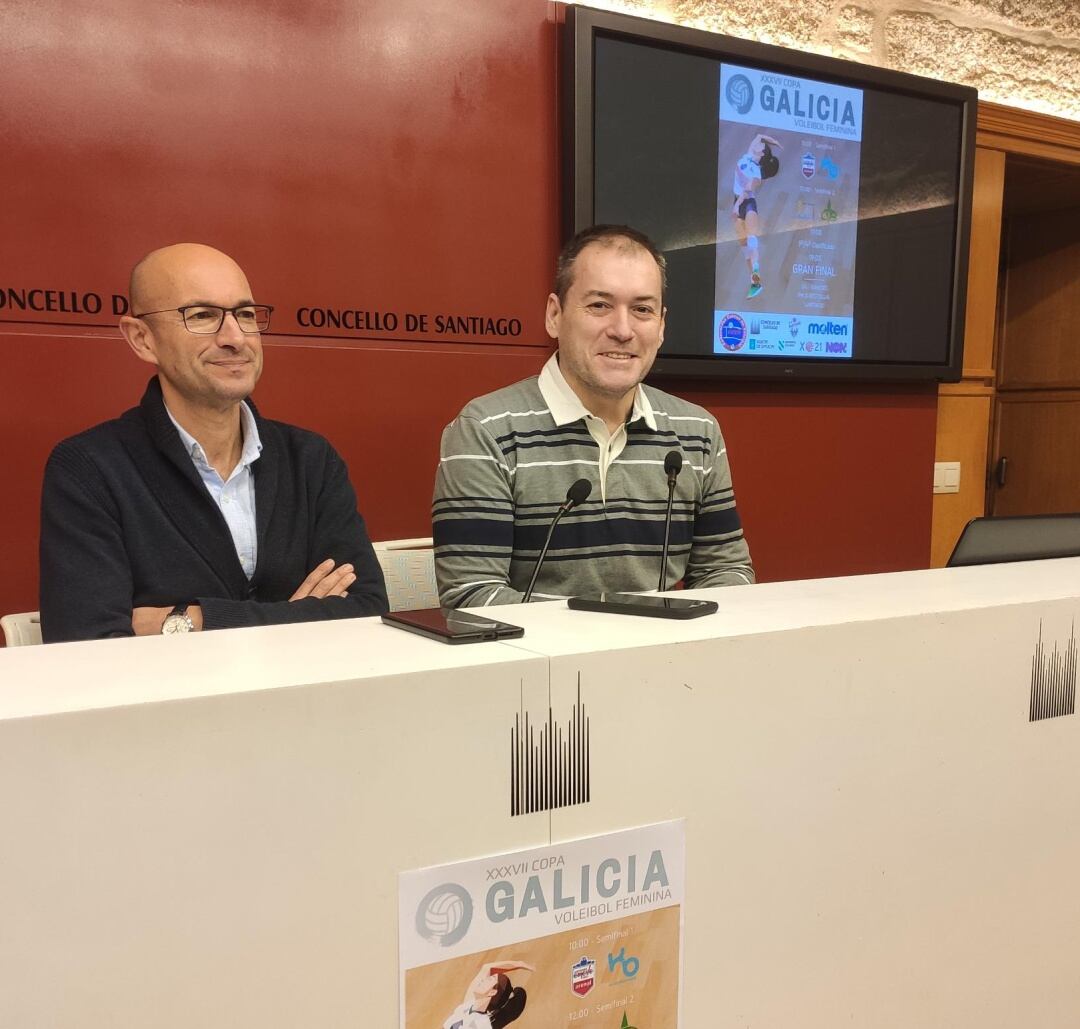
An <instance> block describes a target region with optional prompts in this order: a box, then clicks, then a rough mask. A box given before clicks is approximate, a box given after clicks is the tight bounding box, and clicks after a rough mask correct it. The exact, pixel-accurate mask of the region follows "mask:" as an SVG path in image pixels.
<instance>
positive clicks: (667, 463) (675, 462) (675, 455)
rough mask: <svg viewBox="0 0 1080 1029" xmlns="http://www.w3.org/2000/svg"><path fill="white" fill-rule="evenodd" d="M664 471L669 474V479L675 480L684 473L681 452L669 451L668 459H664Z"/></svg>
mask: <svg viewBox="0 0 1080 1029" xmlns="http://www.w3.org/2000/svg"><path fill="white" fill-rule="evenodd" d="M664 471H665V472H667V474H668V477H669V478H673V477H674V476H676V475H678V474H679V472H681V471H682V451H681V450H669V451H668V454H667V457H665V458H664Z"/></svg>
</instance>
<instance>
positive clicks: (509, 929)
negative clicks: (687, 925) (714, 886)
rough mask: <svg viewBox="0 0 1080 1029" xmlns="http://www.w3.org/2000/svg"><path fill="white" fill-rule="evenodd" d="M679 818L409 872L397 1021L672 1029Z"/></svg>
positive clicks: (410, 1026) (442, 1028) (402, 889)
mask: <svg viewBox="0 0 1080 1029" xmlns="http://www.w3.org/2000/svg"><path fill="white" fill-rule="evenodd" d="M684 855H685V825H684V823H683V822H682V821H681V820H680V821H672V822H662V823H659V824H657V825H650V826H644V827H641V828H637V829H630V830H626V831H623V832H616V833H609V834H606V835H603V836H594V837H590V838H588V839H583V840H574V841H571V842H568V843H559V844H554V845H552V846H550V847H539V848H534V849H532V850H523V851H517V852H515V853H511V854H503V855H498V856H495V857H490V858H483V859H480V860H475V861H465V862H460V863H457V864H452V865H443V866H439V867H436V868H426V869H420V870H418V871H413V872H405V873H403V874H402V875H401V877H400V883H399V941H400V966H401V984H400V986H401V1017H400V1024H401V1026H402V1029H506V1027H508V1026H513V1029H552V1027H556V1026H573V1027H574V1029H601V1027H603V1029H642V1027H645V1026H647V1027H648V1029H676V1027H677V1026H678V1025H679V995H680V981H681V974H682V906H683V895H684V876H685V857H684Z"/></svg>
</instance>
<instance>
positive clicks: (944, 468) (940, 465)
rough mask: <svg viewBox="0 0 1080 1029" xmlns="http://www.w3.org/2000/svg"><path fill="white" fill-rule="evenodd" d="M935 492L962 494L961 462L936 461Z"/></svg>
mask: <svg viewBox="0 0 1080 1029" xmlns="http://www.w3.org/2000/svg"><path fill="white" fill-rule="evenodd" d="M934 492H935V493H959V492H960V462H959V461H935V462H934Z"/></svg>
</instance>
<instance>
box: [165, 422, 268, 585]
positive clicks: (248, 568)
mask: <svg viewBox="0 0 1080 1029" xmlns="http://www.w3.org/2000/svg"><path fill="white" fill-rule="evenodd" d="M165 413H166V414H167V415H168V416H169V419H170V420H171V421H172V423H173V425H175V426H176V431H177V432H178V433H180V439H181V441H182V442H183V444H184V449H185V450H186V451H187V453H188V456H189V457H190V458H191V463H192V464H193V465H194V466H195V471H197V472H198V473H199V478H200V479H202V481H203V485H204V486H206V489H207V491H208V492H209V494H210V496H211V497H213V499H214V503H215V504H217V506H218V509H219V510H220V511H221V513H222V514H223V515H224V516H225V522H226V524H227V525H228V526H229V532H230V533H232V538H233V546H235V547H236V556H237V557H238V558H239V559H240V565H241V566H242V567H243V569H244V574H245V575H246V576H247V577H248V578H249V579H250V578H251V577H252V576H253V575H254V574H255V561H256V559H257V558H258V556H259V555H258V539H257V536H256V529H255V476H254V475H253V474H252V471H251V466H252V464H253V463H254V462H255V461H257V460H258V459H259V454H260V453H262V440H260V439H259V427H258V426H257V425H256V424H255V416H254V415H253V414H252V413H251V408H249V407H248V406H247V404H245V403H243V402H242V401H241V403H240V429H241V431H242V432H243V434H244V449H243V450H242V451H241V452H240V463H239V464H238V465H237V466H236V467H235V468H234V469H233V470H232V474H231V475H230V476H229V478H228V481H225V480H223V479H222V478H221V476H220V475H219V474H218V473H217V470H216V469H214V468H212V467H211V466H210V463H209V462H208V461H207V460H206V454H205V453H204V452H203V448H202V446H201V445H200V444H199V441H198V440H197V439H196V438H195V437H194V436H192V435H191V433H190V432H188V431H187V430H186V429H185V428H184V427H183V426H182V425H181V424H180V423H179V422H178V421H177V420H176V419H175V418H173V415H172V411H170V410H169V409H168V407H166V408H165Z"/></svg>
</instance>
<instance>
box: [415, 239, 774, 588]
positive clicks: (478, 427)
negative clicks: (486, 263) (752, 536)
mask: <svg viewBox="0 0 1080 1029" xmlns="http://www.w3.org/2000/svg"><path fill="white" fill-rule="evenodd" d="M664 287H665V261H664V257H663V254H661V253H660V251H659V250H657V248H656V246H655V245H654V244H653V243H652V242H651V241H650V240H649V239H648V238H647V237H646V236H644V235H642V234H641V233H639V232H637V231H636V230H634V229H630V228H627V227H626V226H611V225H599V226H593V227H592V228H590V229H586V230H585V231H583V232H581V233H579V234H578V235H577V236H576V237H574V239H572V240H571V241H570V242H569V243H568V244H567V245H566V247H565V248H564V249H563V252H562V253H561V254H560V255H559V261H558V266H557V270H556V278H555V291H554V292H553V293H552V294H551V295H550V296H549V297H548V299H547V311H546V315H545V325H546V328H547V331H548V335H549V336H551V338H552V339H555V340H558V351H557V352H556V353H555V354H554V355H552V357H551V358H550V360H549V361H548V362H547V364H545V365H544V368H543V370H542V371H541V372H540V374H539V375H538V376H534V377H533V378H531V379H525V380H524V381H523V382H518V383H515V384H514V385H512V386H507V387H506V388H505V389H501V390H497V391H496V392H494V393H489V394H488V395H487V396H484V397H479V398H478V399H476V400H473V401H472V402H471V403H469V404H468V405H467V406H466V407H465V409H464V410H463V411H462V412H461V414H460V415H458V417H457V418H456V419H455V420H454V421H453V422H451V423H450V425H448V426H447V428H446V429H445V431H444V432H443V437H442V449H441V457H440V461H439V471H438V476H437V478H436V482H435V498H434V503H433V508H432V521H433V531H434V537H435V570H436V575H437V577H438V582H439V594H440V597H441V600H442V603H443V604H444V605H445V606H448V607H482V606H486V605H488V604H512V603H516V602H518V601H520V600H521V599H522V596H523V594H524V591H525V589H526V586H527V585H528V582H529V578H530V576H531V575H532V570H533V566H534V564H535V562H536V558H537V556H538V555H539V553H540V550H541V548H542V546H543V543H544V537H545V535H546V533H547V529H548V526H549V525H550V524H551V520H552V518H554V516H555V514H556V512H557V510H558V508H559V505H560V504H562V503H563V502H564V500H565V499H566V491H567V488H568V487H569V486H570V484H571V483H573V482H574V481H575V480H577V479H581V478H585V479H588V480H589V481H590V482H591V483H592V493H591V495H590V496H589V499H588V500H587V501H585V503H583V504H581V505H580V506H579V507H576V508H574V509H573V510H572V511H570V512H569V513H568V514H567V515H566V516H565V517H564V518H563V520H562V521H561V522H560V523H559V525H558V526H557V528H556V529H555V534H554V536H553V537H552V541H551V547H550V550H549V551H548V556H547V559H546V561H545V563H544V566H543V570H542V571H541V573H540V578H539V581H538V582H537V584H536V589H535V592H534V594H533V596H534V597H535V598H537V599H540V598H545V599H552V598H555V597H567V596H576V595H580V594H585V593H597V592H600V591H605V590H606V591H608V592H612V591H642V590H649V589H656V585H657V580H658V579H659V574H660V558H661V554H662V551H663V539H664V522H665V518H666V513H667V478H666V476H665V474H664V459H665V457H666V456H667V454H668V453H669V452H670V451H672V450H678V451H681V453H682V457H683V469H682V472H681V473H680V474H679V477H678V480H677V484H676V489H675V502H674V508H673V513H672V522H671V543H670V549H669V552H668V565H667V580H666V581H667V582H668V583H671V584H674V583H676V582H678V581H679V580H680V579H681V580H683V581H684V582H685V583H686V585H687V586H688V587H702V586H729V585H739V584H745V583H750V582H753V581H754V571H753V567H752V565H751V563H750V552H749V550H748V548H747V545H746V540H745V539H744V538H743V532H742V526H741V524H740V522H739V515H738V512H737V511H736V509H735V494H734V491H733V490H732V486H731V473H730V470H729V468H728V460H727V451H726V449H725V447H724V439H723V437H722V436H721V435H720V427H719V426H718V425H717V424H716V419H715V418H713V417H712V415H710V414H709V413H708V411H706V410H705V409H704V408H701V407H698V406H697V405H695V404H690V403H687V402H686V401H684V400H679V399H678V398H677V397H673V396H671V395H670V394H668V393H663V392H661V391H660V390H658V389H655V388H653V387H652V386H644V385H642V384H641V383H642V380H643V379H644V378H645V376H646V375H647V374H648V372H649V369H650V368H651V367H652V364H653V361H654V360H655V359H656V353H657V351H658V350H659V349H660V344H661V343H662V342H663V339H664V314H665V308H664Z"/></svg>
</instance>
